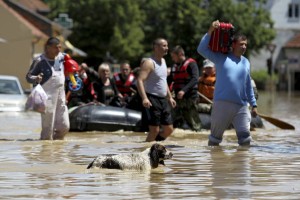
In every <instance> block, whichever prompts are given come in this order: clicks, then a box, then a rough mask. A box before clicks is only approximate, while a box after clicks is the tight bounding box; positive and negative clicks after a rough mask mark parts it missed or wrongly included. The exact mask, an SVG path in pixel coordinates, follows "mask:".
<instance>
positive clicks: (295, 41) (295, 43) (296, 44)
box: [284, 33, 300, 48]
mask: <svg viewBox="0 0 300 200" xmlns="http://www.w3.org/2000/svg"><path fill="white" fill-rule="evenodd" d="M284 48H300V33H298V34H296V35H295V36H294V37H293V38H292V39H291V40H289V41H288V42H287V43H285V45H284Z"/></svg>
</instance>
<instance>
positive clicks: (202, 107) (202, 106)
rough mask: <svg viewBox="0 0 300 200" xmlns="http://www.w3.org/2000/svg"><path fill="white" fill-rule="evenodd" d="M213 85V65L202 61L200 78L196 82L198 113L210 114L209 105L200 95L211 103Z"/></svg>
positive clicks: (208, 61)
mask: <svg viewBox="0 0 300 200" xmlns="http://www.w3.org/2000/svg"><path fill="white" fill-rule="evenodd" d="M215 83H216V69H215V64H214V63H213V62H211V61H210V60H208V59H206V60H204V61H203V72H202V76H200V77H199V80H198V92H199V93H200V97H199V103H198V105H197V110H198V112H200V113H210V111H211V103H209V102H208V101H207V100H206V99H205V98H203V97H201V95H202V96H205V97H207V98H208V99H209V100H211V101H212V100H213V97H214V91H215Z"/></svg>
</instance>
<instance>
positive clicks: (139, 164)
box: [87, 143, 173, 171]
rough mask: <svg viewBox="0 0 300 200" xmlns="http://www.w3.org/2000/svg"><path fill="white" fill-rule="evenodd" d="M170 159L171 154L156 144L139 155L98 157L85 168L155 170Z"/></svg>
mask: <svg viewBox="0 0 300 200" xmlns="http://www.w3.org/2000/svg"><path fill="white" fill-rule="evenodd" d="M172 157H173V154H172V152H169V151H168V150H167V149H166V148H165V146H163V145H161V144H158V143H156V144H153V145H152V146H151V147H150V148H147V149H146V150H144V151H143V152H140V153H130V154H118V155H100V156H98V157H96V158H95V159H94V160H93V161H92V162H91V163H90V164H89V165H88V166H87V169H90V168H107V169H120V170H141V171H143V170H149V169H155V168H157V167H158V165H159V164H161V165H165V163H164V160H167V159H171V158H172Z"/></svg>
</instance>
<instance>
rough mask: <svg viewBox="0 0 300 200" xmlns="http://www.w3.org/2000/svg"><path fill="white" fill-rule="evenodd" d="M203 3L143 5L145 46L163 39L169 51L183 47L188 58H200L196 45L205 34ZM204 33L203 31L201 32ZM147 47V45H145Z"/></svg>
mask: <svg viewBox="0 0 300 200" xmlns="http://www.w3.org/2000/svg"><path fill="white" fill-rule="evenodd" d="M201 2H202V1H201V0H189V1H186V0H151V1H147V0H145V1H141V3H142V4H141V8H142V9H143V10H145V13H146V17H147V19H146V22H145V25H144V31H145V35H146V38H145V42H147V43H148V46H150V45H149V44H151V42H152V41H153V40H154V39H155V38H157V37H164V38H166V39H167V40H168V42H169V47H170V48H172V47H174V46H175V45H181V46H182V47H183V48H184V49H185V51H186V54H187V55H189V56H194V57H195V56H198V55H197V52H196V48H197V45H198V43H199V40H200V38H201V35H200V34H199V33H200V32H203V28H202V26H201V25H202V23H203V20H204V16H203V15H204V10H203V9H202V8H201ZM201 30H202V31H201ZM145 45H147V44H145ZM149 50H151V49H148V51H149Z"/></svg>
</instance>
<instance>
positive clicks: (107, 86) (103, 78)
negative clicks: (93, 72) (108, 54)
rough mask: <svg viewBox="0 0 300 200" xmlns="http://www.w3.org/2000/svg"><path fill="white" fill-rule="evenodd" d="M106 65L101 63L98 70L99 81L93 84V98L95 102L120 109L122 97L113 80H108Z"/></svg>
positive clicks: (107, 66) (108, 69)
mask: <svg viewBox="0 0 300 200" xmlns="http://www.w3.org/2000/svg"><path fill="white" fill-rule="evenodd" d="M110 73H111V72H110V67H109V65H108V63H102V64H101V65H100V66H99V68H98V76H99V79H98V80H97V81H95V82H94V83H93V91H94V98H95V100H96V102H99V103H102V104H105V105H111V106H117V107H122V106H123V102H122V99H123V96H122V94H121V93H120V92H119V90H118V88H117V85H116V83H115V81H114V79H113V78H110Z"/></svg>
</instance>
